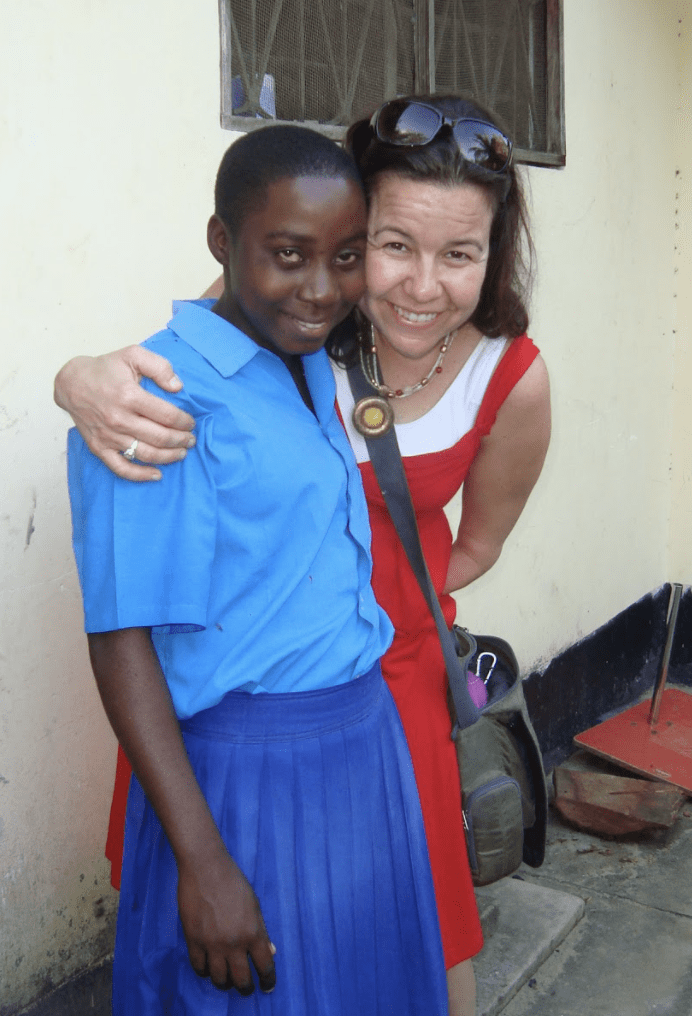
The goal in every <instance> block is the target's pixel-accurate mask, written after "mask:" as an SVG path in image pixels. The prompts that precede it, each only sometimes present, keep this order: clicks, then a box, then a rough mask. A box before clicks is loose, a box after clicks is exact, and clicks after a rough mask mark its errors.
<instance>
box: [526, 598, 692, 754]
mask: <svg viewBox="0 0 692 1016" xmlns="http://www.w3.org/2000/svg"><path fill="white" fill-rule="evenodd" d="M670 589H671V587H670V585H669V584H666V585H663V586H661V587H660V589H656V590H654V591H653V592H652V593H649V594H648V595H647V596H644V597H643V598H642V599H641V600H638V601H637V602H636V603H633V604H632V605H631V606H630V607H628V608H627V609H626V610H624V611H622V613H620V614H618V615H617V616H616V617H614V618H613V619H612V620H611V621H609V622H608V623H607V624H605V625H603V627H602V628H598V629H597V630H596V631H595V632H593V633H592V634H591V635H587V636H586V638H584V639H582V640H581V641H580V642H577V643H576V645H573V646H570V648H569V649H566V650H565V651H564V652H563V653H561V654H560V655H559V656H556V657H555V658H554V659H553V660H551V662H550V663H549V664H548V666H547V667H546V668H545V670H542V671H534V672H533V673H531V674H530V675H529V676H528V677H527V678H526V679H525V681H524V692H525V695H526V703H527V706H528V709H529V713H530V714H531V719H532V720H533V724H534V727H535V730H536V734H537V736H538V740H539V743H540V746H541V751H542V752H543V761H544V764H545V768H546V770H550V769H552V768H553V767H554V766H555V765H558V764H559V763H560V762H562V761H563V760H564V759H565V758H567V756H568V755H569V754H571V752H572V750H573V748H572V738H573V737H574V735H575V734H578V733H579V732H580V731H582V730H586V729H587V728H588V727H592V726H594V725H595V724H596V723H600V722H601V721H602V720H604V719H607V717H608V716H610V715H611V714H612V713H615V712H619V711H620V710H621V709H622V708H624V707H625V706H628V705H630V704H631V703H632V702H634V701H636V699H638V698H639V697H640V696H642V695H644V694H645V693H647V692H649V691H650V690H651V689H652V688H653V684H654V680H655V678H656V675H657V673H658V671H659V667H660V663H661V656H662V653H663V647H664V643H665V639H666V620H667V613H668V602H669V598H670ZM668 681H669V682H671V683H673V684H678V685H688V686H692V589H691V588H690V587H689V586H688V587H687V588H686V589H685V591H684V593H683V596H682V600H681V602H680V610H679V614H678V621H677V627H676V633H675V641H674V643H673V651H672V655H671V659H670V665H669V669H668Z"/></svg>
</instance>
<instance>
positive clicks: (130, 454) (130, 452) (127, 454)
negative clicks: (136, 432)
mask: <svg viewBox="0 0 692 1016" xmlns="http://www.w3.org/2000/svg"><path fill="white" fill-rule="evenodd" d="M138 444H139V441H138V440H137V438H135V439H134V441H133V442H132V444H131V445H130V447H129V448H126V449H125V451H124V452H123V453H122V456H123V458H125V459H127V461H128V462H132V460H133V459H134V457H135V455H136V453H137V445H138Z"/></svg>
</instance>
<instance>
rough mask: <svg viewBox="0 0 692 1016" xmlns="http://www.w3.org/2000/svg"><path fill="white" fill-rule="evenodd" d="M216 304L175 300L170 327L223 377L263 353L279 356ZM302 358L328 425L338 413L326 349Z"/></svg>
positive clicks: (320, 416) (317, 409)
mask: <svg viewBox="0 0 692 1016" xmlns="http://www.w3.org/2000/svg"><path fill="white" fill-rule="evenodd" d="M215 303H216V300H214V299H206V300H174V301H173V317H172V318H171V320H170V321H169V322H168V328H169V329H170V331H172V332H173V333H174V334H175V335H177V336H178V337H179V338H181V339H182V340H183V341H184V342H186V343H187V344H188V346H192V348H193V349H195V350H197V352H198V353H199V354H200V355H201V356H203V357H204V359H205V360H206V361H207V362H208V363H210V364H211V366H212V367H213V368H214V370H216V371H218V373H219V374H220V375H221V377H232V376H233V374H236V373H237V372H238V371H239V370H241V369H242V368H243V367H244V366H245V365H246V364H247V363H249V362H250V360H251V359H252V358H253V356H256V355H257V354H258V353H260V352H262V353H266V354H267V355H268V356H271V357H272V358H273V357H275V354H274V353H272V352H271V351H270V350H266V349H264V348H263V347H262V346H258V345H257V343H256V342H254V341H253V340H252V339H251V338H249V337H248V336H247V335H246V334H245V332H241V331H240V329H239V328H236V326H235V325H232V324H231V323H230V321H226V319H225V318H222V317H220V316H219V315H218V314H214V312H213V311H212V309H211V308H212V307H213V306H214V304H215ZM276 359H278V357H276ZM302 360H303V367H304V369H305V379H306V381H307V384H308V388H309V389H310V394H311V396H312V401H313V404H314V406H315V412H316V414H317V419H318V420H319V421H320V423H322V424H323V425H324V424H325V423H327V422H328V421H329V420H330V418H331V416H332V415H333V413H334V399H335V397H336V387H335V383H334V376H333V374H332V371H331V368H329V367H328V366H327V353H326V350H325V349H324V348H322V349H319V350H317V351H316V352H314V353H310V354H309V355H306V356H304V357H302Z"/></svg>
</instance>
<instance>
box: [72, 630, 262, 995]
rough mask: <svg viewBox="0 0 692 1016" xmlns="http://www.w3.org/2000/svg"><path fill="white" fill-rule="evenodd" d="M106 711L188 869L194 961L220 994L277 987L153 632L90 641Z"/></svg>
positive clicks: (186, 897)
mask: <svg viewBox="0 0 692 1016" xmlns="http://www.w3.org/2000/svg"><path fill="white" fill-rule="evenodd" d="M89 651H90V654H91V664H92V668H93V671H94V675H95V677H96V683H97V685H98V689H99V692H100V694H101V699H102V701H103V705H104V708H105V710H106V713H107V715H108V719H109V720H110V722H111V725H112V727H113V730H114V731H115V733H116V735H117V737H118V740H119V741H120V743H121V744H122V746H123V749H124V750H125V754H126V755H127V757H128V759H129V760H130V763H131V764H132V768H133V769H134V771H135V773H136V774H137V778H138V780H139V782H140V783H141V785H142V788H143V790H144V792H145V794H146V795H147V797H148V798H149V801H150V802H151V804H152V806H153V808H154V810H155V811H156V814H157V815H158V817H159V819H160V821H161V824H162V826H163V828H164V830H165V833H166V835H167V837H168V840H169V842H170V845H171V848H172V850H173V853H174V855H175V859H176V862H177V866H178V907H179V911H180V919H181V921H182V925H183V931H184V933H185V940H186V942H187V947H188V952H189V956H190V962H191V964H192V966H193V968H194V970H195V971H196V973H198V974H199V975H200V976H201V977H209V976H210V977H211V979H212V982H213V983H214V984H215V985H216V987H217V988H221V989H229V988H231V987H235V988H237V990H238V991H239V992H240V993H241V994H242V995H249V994H251V993H252V991H253V990H254V986H253V982H252V976H251V974H250V966H249V963H248V954H249V955H250V956H251V958H252V962H253V964H254V966H255V969H256V970H257V974H258V977H259V982H260V987H261V988H262V990H263V991H271V990H272V989H273V988H274V985H275V983H276V975H275V971H274V960H273V947H272V945H271V943H270V941H269V938H268V936H267V931H266V928H265V926H264V920H263V918H262V913H261V910H260V906H259V903H258V901H257V897H256V896H255V894H254V892H253V890H252V887H251V886H250V884H249V883H248V881H247V879H246V878H245V876H244V875H243V873H242V872H241V871H240V869H239V868H238V866H237V865H236V863H235V862H234V860H233V858H232V857H231V856H230V855H229V853H228V851H227V850H226V847H225V846H224V843H223V841H222V839H221V836H220V835H219V832H218V829H217V827H216V824H215V822H214V820H213V818H212V816H211V813H210V812H209V809H208V807H207V803H206V801H205V799H204V796H203V795H202V792H201V790H200V788H199V785H198V783H197V780H196V779H195V776H194V773H193V771H192V768H191V766H190V763H189V760H188V757H187V753H186V751H185V746H184V743H183V739H182V736H181V733H180V727H179V725H178V720H177V718H176V715H175V711H174V709H173V703H172V701H171V697H170V694H169V691H168V686H167V684H166V681H165V678H164V676H163V674H162V672H161V668H160V666H159V662H158V659H157V656H156V653H155V651H154V647H153V645H152V642H151V638H150V636H149V629H147V628H127V629H124V630H122V631H112V632H105V633H101V634H96V635H90V636H89Z"/></svg>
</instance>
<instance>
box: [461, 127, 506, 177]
mask: <svg viewBox="0 0 692 1016" xmlns="http://www.w3.org/2000/svg"><path fill="white" fill-rule="evenodd" d="M452 130H453V133H454V137H455V138H456V142H457V144H458V145H459V150H460V151H461V153H462V155H463V156H464V158H465V159H466V160H467V161H468V162H472V163H474V165H476V166H479V167H481V168H483V169H489V170H491V171H492V172H493V173H500V172H501V171H502V170H503V169H504V168H505V167H506V166H507V163H508V162H509V159H510V156H511V154H512V147H511V145H510V142H509V140H508V139H507V138H506V137H505V136H504V134H502V132H501V131H499V130H498V129H497V128H496V127H493V126H492V124H488V123H483V121H482V120H460V121H459V122H458V123H456V124H455V125H454V127H453V128H452Z"/></svg>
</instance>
